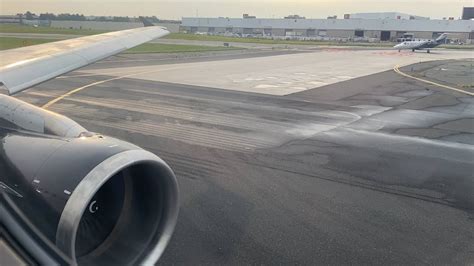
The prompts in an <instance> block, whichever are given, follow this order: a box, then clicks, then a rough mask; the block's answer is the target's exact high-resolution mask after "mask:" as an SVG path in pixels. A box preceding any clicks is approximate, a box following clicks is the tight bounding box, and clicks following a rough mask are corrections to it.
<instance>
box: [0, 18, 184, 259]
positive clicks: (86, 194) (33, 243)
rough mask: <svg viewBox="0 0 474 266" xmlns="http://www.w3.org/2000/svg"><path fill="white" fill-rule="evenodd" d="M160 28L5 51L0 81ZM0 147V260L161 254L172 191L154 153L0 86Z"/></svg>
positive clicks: (72, 64)
mask: <svg viewBox="0 0 474 266" xmlns="http://www.w3.org/2000/svg"><path fill="white" fill-rule="evenodd" d="M166 34H168V31H167V30H165V29H163V28H161V27H145V28H139V29H132V30H125V31H119V32H112V33H106V34H101V35H96V36H88V37H82V38H77V39H71V40H65V41H60V42H55V43H49V44H42V45H37V46H31V47H25V48H19V49H15V50H7V51H3V52H0V82H1V83H3V84H0V85H2V87H5V88H7V89H8V92H9V93H10V94H14V93H17V92H19V91H22V90H24V89H27V88H29V87H31V86H33V85H36V84H38V83H41V82H44V81H46V80H48V79H52V78H54V77H56V76H59V75H61V74H64V73H66V72H69V71H71V70H74V69H77V68H79V67H82V66H85V65H87V64H90V63H93V62H95V61H98V60H100V59H103V58H105V57H108V56H111V55H114V54H116V53H119V52H121V51H123V50H126V49H128V48H131V47H134V46H136V45H139V44H141V43H144V42H147V41H150V40H152V39H155V38H158V37H161V36H164V35H166ZM0 150H1V152H0V234H1V235H2V240H1V241H0V254H2V255H0V256H3V255H5V256H3V257H2V259H3V260H2V262H3V261H7V262H6V263H7V264H8V263H9V262H10V261H14V263H13V264H25V265H29V264H38V265H82V264H84V265H102V264H106V265H116V264H118V265H155V263H156V261H157V260H158V259H159V258H160V256H161V254H163V251H164V249H165V248H166V246H167V244H168V242H169V241H170V238H171V235H172V233H173V230H174V227H175V225H176V220H177V217H178V210H179V190H178V183H177V180H176V176H175V175H174V173H173V171H172V170H171V168H170V167H169V166H168V165H167V164H166V162H164V161H163V160H161V159H160V158H159V157H158V156H157V155H156V154H154V153H151V152H148V151H145V150H143V149H141V148H140V147H137V146H135V145H133V144H130V143H127V142H124V141H121V140H118V139H115V138H112V137H108V136H104V135H101V134H97V133H93V132H89V131H87V129H85V128H84V127H82V126H81V125H79V124H78V123H77V122H75V121H73V120H72V119H70V118H67V117H65V116H62V115H60V114H55V113H53V112H51V111H47V110H44V109H42V108H40V107H37V106H34V105H31V104H29V103H26V102H23V101H21V100H19V99H17V98H15V97H11V96H8V95H4V94H0ZM91 225H92V226H91ZM4 235H5V236H7V237H5V238H4V237H3V236H4ZM3 250H8V252H2V251H3ZM4 257H6V258H5V259H4ZM9 259H11V260H9ZM10 264H12V263H10Z"/></svg>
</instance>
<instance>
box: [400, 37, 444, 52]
mask: <svg viewBox="0 0 474 266" xmlns="http://www.w3.org/2000/svg"><path fill="white" fill-rule="evenodd" d="M447 37H448V34H447V33H443V34H441V35H440V36H439V37H438V38H436V39H435V40H428V41H426V40H425V41H405V42H402V43H400V44H397V45H395V46H394V47H393V48H395V49H398V51H399V52H400V51H401V50H407V49H411V50H412V51H413V52H414V51H415V50H422V49H426V52H427V53H429V52H430V49H431V48H435V47H436V46H438V45H440V44H442V43H444V41H445V40H446V38H447Z"/></svg>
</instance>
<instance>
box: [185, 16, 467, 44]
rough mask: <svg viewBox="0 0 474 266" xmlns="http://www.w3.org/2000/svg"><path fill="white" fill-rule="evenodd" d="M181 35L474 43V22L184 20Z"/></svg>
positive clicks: (252, 18)
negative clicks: (442, 37)
mask: <svg viewBox="0 0 474 266" xmlns="http://www.w3.org/2000/svg"><path fill="white" fill-rule="evenodd" d="M181 31H186V32H189V33H196V32H203V33H210V34H238V35H239V36H252V37H292V38H316V39H317V38H324V39H341V40H344V39H348V40H351V39H354V38H359V39H365V40H368V41H397V39H399V38H401V37H403V36H404V35H406V34H410V35H411V37H412V38H415V39H432V38H436V37H437V36H438V35H439V34H441V33H444V32H446V33H449V39H451V40H459V41H462V42H465V43H466V42H467V43H474V40H473V36H474V34H472V32H474V21H472V20H430V19H396V18H395V19H393V18H383V19H363V18H347V19H334V18H328V19H305V18H296V19H293V18H291V19H289V18H286V19H267V18H262V19H261V18H255V17H251V18H248V17H247V18H223V17H220V18H195V17H185V18H183V19H182V24H181Z"/></svg>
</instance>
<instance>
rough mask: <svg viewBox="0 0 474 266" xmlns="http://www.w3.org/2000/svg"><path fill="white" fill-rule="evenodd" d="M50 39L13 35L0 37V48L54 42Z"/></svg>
mask: <svg viewBox="0 0 474 266" xmlns="http://www.w3.org/2000/svg"><path fill="white" fill-rule="evenodd" d="M54 41H57V40H52V39H25V38H14V37H0V50H7V49H14V48H20V47H25V46H30V45H37V44H42V43H48V42H54Z"/></svg>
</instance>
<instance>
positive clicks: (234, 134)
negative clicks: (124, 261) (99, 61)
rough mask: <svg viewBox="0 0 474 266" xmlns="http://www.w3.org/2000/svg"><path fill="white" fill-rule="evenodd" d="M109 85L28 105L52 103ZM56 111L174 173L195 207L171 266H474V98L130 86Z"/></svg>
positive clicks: (41, 90)
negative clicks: (161, 162) (130, 146)
mask: <svg viewBox="0 0 474 266" xmlns="http://www.w3.org/2000/svg"><path fill="white" fill-rule="evenodd" d="M110 60H114V61H115V63H116V64H117V65H121V63H120V60H121V58H120V57H116V58H113V59H110ZM124 60H125V59H124ZM126 60H130V57H128V58H126ZM167 60H168V59H167ZM169 60H171V59H169ZM182 60H184V59H182ZM107 64H113V62H109V63H107ZM134 64H139V63H137V62H135V63H134ZM431 64H433V63H431ZM91 68H94V66H92V67H91ZM74 74H75V73H72V74H71V75H74ZM183 75H186V73H183ZM107 78H110V76H100V75H99V76H78V77H69V78H62V79H55V80H52V81H49V82H47V83H44V84H42V85H39V86H37V87H36V88H34V89H30V90H28V91H26V92H23V93H21V94H20V95H19V96H18V97H19V98H21V99H24V100H26V101H28V102H31V103H34V104H37V105H43V104H45V103H46V102H48V101H50V100H51V99H53V98H55V97H57V96H59V95H61V94H63V93H65V92H67V91H68V90H70V89H73V88H76V87H80V86H84V85H87V84H90V83H93V82H96V81H100V80H104V79H107ZM51 110H52V111H56V112H59V113H61V114H65V115H67V116H69V117H70V118H72V119H74V120H76V121H78V122H79V123H80V124H82V125H83V126H84V127H86V128H88V129H89V130H91V131H95V132H101V133H103V134H106V135H110V136H113V137H117V138H121V139H124V140H127V141H130V142H132V143H135V144H137V145H139V146H142V147H144V148H146V149H148V150H150V151H152V152H154V153H156V154H157V155H159V156H160V157H162V158H163V159H164V160H165V161H167V162H168V163H169V164H170V166H171V167H172V168H173V169H174V171H175V173H176V175H177V177H178V180H179V185H180V190H181V209H180V216H179V220H178V224H177V227H176V231H175V234H174V236H173V238H172V241H171V243H170V245H169V247H168V248H167V250H166V252H165V254H164V256H163V257H162V260H161V261H160V263H161V264H166V265H167V264H176V265H190V264H193V265H194V264H238V265H242V264H304V265H315V264H328V265H341V264H344V265H345V264H376V265H380V264H396V265H413V264H416V265H420V264H430V265H446V264H450V265H471V264H473V263H474V193H473V191H474V174H473V173H474V164H473V161H474V98H473V97H470V96H468V95H465V94H462V93H457V92H453V91H449V90H444V89H442V88H438V87H436V86H434V85H428V84H425V83H422V82H418V81H415V80H412V79H409V78H406V77H403V76H400V75H398V74H397V73H395V72H394V71H385V72H382V73H377V74H372V75H369V76H363V77H358V78H355V79H351V80H346V81H343V82H339V83H335V84H330V85H327V86H322V87H318V88H315V89H308V90H305V91H301V92H296V93H292V94H289V95H282V96H278V95H270V94H261V93H255V92H245V91H235V90H223V89H216V88H209V87H204V86H202V87H200V86H192V85H184V84H181V83H167V82H160V81H151V80H143V79H134V78H125V79H121V80H114V81H110V82H107V83H103V84H100V85H97V86H94V87H91V88H88V89H86V90H83V91H81V92H79V93H77V94H74V95H72V96H70V97H66V98H65V99H63V100H61V101H59V102H58V103H56V104H54V105H53V106H51Z"/></svg>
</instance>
